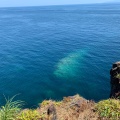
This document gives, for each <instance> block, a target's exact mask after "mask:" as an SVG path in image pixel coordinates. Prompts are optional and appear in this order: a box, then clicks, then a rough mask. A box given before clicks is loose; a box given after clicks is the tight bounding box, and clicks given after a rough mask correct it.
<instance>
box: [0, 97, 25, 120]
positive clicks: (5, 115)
mask: <svg viewBox="0 0 120 120" xmlns="http://www.w3.org/2000/svg"><path fill="white" fill-rule="evenodd" d="M14 98H15V96H13V97H12V98H11V99H9V98H8V99H6V98H5V100H6V104H5V105H4V106H2V107H1V108H0V120H15V118H16V116H17V115H18V113H19V112H20V110H21V107H22V105H23V102H22V101H19V100H17V101H13V99H14Z"/></svg>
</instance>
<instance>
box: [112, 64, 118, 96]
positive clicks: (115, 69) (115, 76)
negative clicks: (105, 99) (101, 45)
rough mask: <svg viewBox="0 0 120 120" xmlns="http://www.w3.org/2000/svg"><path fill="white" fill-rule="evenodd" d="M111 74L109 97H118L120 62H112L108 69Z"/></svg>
mask: <svg viewBox="0 0 120 120" xmlns="http://www.w3.org/2000/svg"><path fill="white" fill-rule="evenodd" d="M110 75H111V82H110V83H111V92H110V98H120V62H116V63H114V64H113V66H112V69H111V70H110Z"/></svg>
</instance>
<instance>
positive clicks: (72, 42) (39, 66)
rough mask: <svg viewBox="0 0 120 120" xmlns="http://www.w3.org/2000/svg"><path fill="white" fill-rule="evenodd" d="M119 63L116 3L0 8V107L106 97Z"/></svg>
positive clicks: (119, 7)
mask: <svg viewBox="0 0 120 120" xmlns="http://www.w3.org/2000/svg"><path fill="white" fill-rule="evenodd" d="M119 60H120V4H94V5H69V6H46V7H20V8H0V103H1V104H0V105H2V104H3V103H4V95H5V96H6V97H8V96H9V97H12V96H13V95H16V94H20V95H19V96H17V97H16V99H21V100H23V101H25V102H26V106H27V107H35V106H36V105H38V103H40V102H41V101H42V100H44V99H55V100H61V99H62V98H63V96H71V95H75V94H77V93H78V94H80V95H81V96H83V97H85V98H87V99H93V100H95V101H99V100H101V99H106V98H108V97H109V93H110V76H109V70H110V68H111V66H112V63H113V62H116V61H119Z"/></svg>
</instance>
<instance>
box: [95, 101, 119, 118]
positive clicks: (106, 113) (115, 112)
mask: <svg viewBox="0 0 120 120" xmlns="http://www.w3.org/2000/svg"><path fill="white" fill-rule="evenodd" d="M96 110H97V112H98V114H99V115H100V117H102V118H106V119H108V120H120V101H119V100H116V99H108V100H103V101H100V102H99V103H97V105H96Z"/></svg>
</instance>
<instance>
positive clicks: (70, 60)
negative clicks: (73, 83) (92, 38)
mask: <svg viewBox="0 0 120 120" xmlns="http://www.w3.org/2000/svg"><path fill="white" fill-rule="evenodd" d="M86 54H87V50H78V51H76V52H73V53H70V54H68V55H67V56H66V57H64V58H62V59H61V60H60V61H59V62H58V63H57V65H56V69H55V71H54V75H55V76H56V77H58V78H64V79H69V78H74V77H75V76H77V75H78V72H80V67H81V65H82V60H83V59H84V56H85V55H86Z"/></svg>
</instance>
